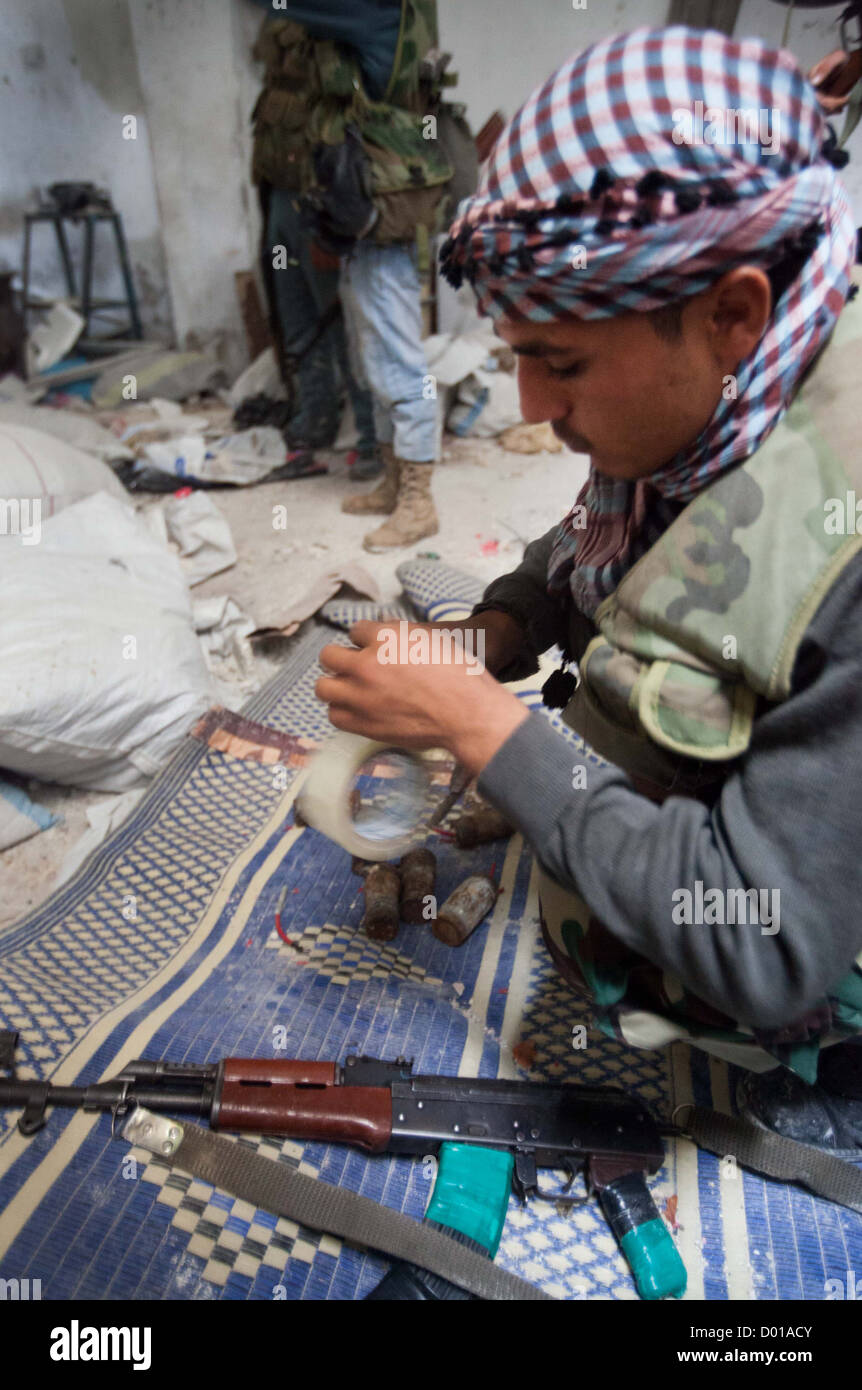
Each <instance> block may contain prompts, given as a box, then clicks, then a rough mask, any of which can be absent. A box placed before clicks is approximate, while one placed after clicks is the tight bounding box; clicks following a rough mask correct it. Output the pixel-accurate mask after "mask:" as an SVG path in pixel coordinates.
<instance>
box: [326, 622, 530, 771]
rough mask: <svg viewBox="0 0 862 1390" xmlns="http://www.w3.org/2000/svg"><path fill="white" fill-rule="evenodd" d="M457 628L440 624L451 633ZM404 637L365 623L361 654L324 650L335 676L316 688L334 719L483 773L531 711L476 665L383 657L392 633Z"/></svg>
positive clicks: (393, 628) (355, 636) (395, 627)
mask: <svg viewBox="0 0 862 1390" xmlns="http://www.w3.org/2000/svg"><path fill="white" fill-rule="evenodd" d="M480 616H481V617H485V616H486V615H485V614H481V615H480ZM494 616H495V617H496V616H498V615H496V614H495V615H494ZM457 626H459V625H458V624H455V623H450V624H445V625H444V624H440V627H441V628H444V627H445V628H446V630H451V629H453V628H455V627H457ZM516 626H517V625H516ZM417 629H419V630H423V631H425V632H428V633H430V632H431V631H432V628H431V626H430V625H429V624H424V623H411V624H409V625H408V628H407V630H408V632H413V631H416V630H417ZM398 632H399V624H398V622H397V621H396V620H390V621H389V622H388V623H386V622H383V623H371V622H363V623H357V624H356V625H355V626H354V627H352V628H351V630H350V638H351V641H352V642H354V643H355V644H356V648H357V649H358V650H351V649H350V648H347V647H339V646H335V645H330V646H327V647H324V648H323V651H322V652H321V653H320V664H321V666H322V667H323V668H324V670H325V671H328V672H331V673H332V674H331V675H324V676H321V678H320V680H319V681H318V682H317V685H316V687H315V689H316V693H317V695H318V697H319V698H320V699H321V700H324V701H325V702H326V703H327V704H328V705H329V707H330V708H329V718H330V720H331V722H332V723H333V724H334V725H335V727H336V728H337V729H344V730H346V731H347V732H349V733H356V734H363V735H365V736H366V737H367V738H374V739H379V740H381V741H382V742H387V743H388V742H391V743H392V744H393V745H397V746H400V747H402V748H447V749H448V750H449V751H450V752H451V753H453V754H454V756H455V757H456V758H457V759H458V761H459V762H460V763H462V764H463V765H464V766H465V767H466V768H468V769H469V770H470V772H471V773H472V774H473V776H474V777H475V776H478V774H479V773H480V772H481V771H482V769H483V768H484V767H485V765H486V764H487V763H489V762H490V761H491V759H492V758H493V756H494V754H495V753H496V752H497V750H498V749H499V748H500V747H502V745H503V744H504V743H505V742H506V739H507V738H508V737H509V735H510V734H512V733H514V731H515V729H516V728H517V727H518V725H519V724H521V723H523V721H524V720H525V719H527V717H528V711H527V710H526V708H525V707H524V705H523V704H522V703H521V701H520V700H518V699H517V698H516V696H514V695H512V694H510V693H509V691H507V690H506V689H505V688H504V687H503V686H501V685H500V684H499V683H498V682H497V681H495V680H494V678H493V677H492V676H491V675H490V674H489V672H488V671H487V670H485V669H481V668H480V667H478V666H477V665H476V664H475V662H470V663H468V662H465V661H463V660H462V661H460V662H452V663H445V664H444V663H434V662H430V661H429V662H420V663H416V664H413V663H412V662H411V663H409V664H404V663H402V662H397V663H396V662H392V661H385V660H381V659H380V658H381V656H384V655H385V648H384V642H385V641H386V640H387V637H386V635H387V634H392V633H396V634H398ZM468 650H469V649H468ZM504 664H505V663H504Z"/></svg>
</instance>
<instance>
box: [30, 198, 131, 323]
mask: <svg viewBox="0 0 862 1390" xmlns="http://www.w3.org/2000/svg"><path fill="white" fill-rule="evenodd" d="M37 222H52V223H53V224H54V231H55V233H56V236H57V245H58V247H59V250H60V259H61V260H62V262H63V271H64V273H65V276H66V289H67V293H68V298H69V299H70V300H72V302H73V305H74V307H75V308H76V309H77V310H78V312H79V313H80V314H81V317H82V318H83V320H84V328H83V331H82V335H81V338H80V340H79V344H78V346H79V347H81V348H87V347H90V348H98V344H99V343H100V342H104V341H106V339H109V338H121V337H131V338H142V337H143V330H142V328H141V318H140V314H139V312H138V299H137V295H136V294H135V284H134V281H133V279H132V268H131V265H130V264H129V252H128V248H127V246H126V238H125V234H124V232H123V219H122V217H121V216H120V214H119V213H118V212H115V211H114V210H113V209H110V210H108V209H102V210H98V211H92V212H88V211H86V210H82V211H81V212H67V213H64V212H61V211H60V210H59V209H58V208H41V209H40V210H39V211H38V212H28V213H25V215H24V260H23V267H22V272H21V274H22V280H23V287H24V294H23V308H24V312H25V314H26V312H27V310H28V309H35V308H38V307H40V306H39V301H38V300H31V299H30V250H31V240H32V235H33V227H34V225H35V223H37ZM66 222H75V223H83V228H84V246H83V263H82V267H81V279H82V284H81V293H80V295H79V294H78V289H77V285H76V283H75V270H74V266H73V265H72V257H71V254H70V252H69V242H68V239H67V236H66V228H65V226H64V223H66ZM97 222H109V223H110V224H111V226H112V227H113V229H114V237H115V238H116V243H117V255H118V257H119V261H120V270H121V272H122V276H123V283H124V285H125V288H126V297H125V299H95V298H94V297H93V249H94V243H95V232H96V223H97ZM106 309H127V310H128V313H129V322H128V325H127V326H123V327H122V328H119V329H117V330H116V332H114V333H111V334H106V335H103V337H102V338H101V339H99V338H95V339H90V338H89V333H90V321H91V319H92V318H93V317H94V315H98V314H101V313H103V312H104V311H105V310H106Z"/></svg>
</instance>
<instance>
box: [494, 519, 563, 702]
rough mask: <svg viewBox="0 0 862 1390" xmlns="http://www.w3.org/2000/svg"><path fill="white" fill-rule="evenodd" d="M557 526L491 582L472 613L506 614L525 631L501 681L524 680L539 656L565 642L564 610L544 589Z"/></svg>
mask: <svg viewBox="0 0 862 1390" xmlns="http://www.w3.org/2000/svg"><path fill="white" fill-rule="evenodd" d="M558 530H559V525H557V526H552V527H551V529H550V531H548V532H546V534H545V535H544V536H540V538H539V539H538V540H537V541H531V542H530V544H529V545H528V546H527V548H526V550H525V551H524V558H523V560H522V561H521V563H520V565H519V566H518V568H517V569H515V570H512V572H511V574H504V575H501V577H500V578H499V579H495V580H493V581H492V583H490V584H489V585H488V587H487V589H486V590H485V592H484V594H483V595H482V601H481V603H477V604H476V607H475V608H474V609H473V612H474V613H484V612H487V611H488V610H489V609H495V610H496V611H497V612H499V613H508V615H509V617H511V618H514V619H515V621H516V622H519V623H520V624H521V627H522V628H523V629H524V645H523V647H522V649H521V651H520V652H519V653H518V656H517V657H516V658H515V660H514V661H512V662H510V664H509V665H508V666H507V667H506V668H505V670H503V671H500V672H499V679H500V680H501V681H513V680H523V679H524V678H525V677H526V676H531V675H533V673H534V672H535V671H538V669H539V661H538V658H539V655H540V654H541V653H542V652H546V651H547V650H548V648H549V647H553V646H554V645H555V644H556V643H562V642H564V641H565V639H566V631H567V622H566V611H565V608H564V607H563V605H562V603H560V602H559V601H558V600H555V599H553V598H551V596H550V595H549V594H548V592H547V589H546V584H547V576H548V559H549V557H550V554H551V549H552V546H553V542H554V537H555V536H556V534H557V531H558Z"/></svg>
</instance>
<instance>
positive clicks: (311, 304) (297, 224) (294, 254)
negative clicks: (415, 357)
mask: <svg viewBox="0 0 862 1390" xmlns="http://www.w3.org/2000/svg"><path fill="white" fill-rule="evenodd" d="M273 246H284V248H285V250H286V252H287V265H286V266H285V267H284V268H283V269H278V270H275V269H273V270H272V271H271V283H272V286H273V296H274V299H275V306H274V308H275V312H276V313H277V314H278V322H279V328H280V331H281V337H282V341H283V343H284V347H285V350H286V351H287V352H299V353H302V359H301V361H300V364H299V368H298V370H297V380H296V385H297V407H296V414H295V415H294V416H293V418H292V419H291V422H290V426H289V433H290V437H291V439H292V440H295V441H297V442H301V443H303V444H308V445H311V446H312V447H325V446H326V445H327V444H331V443H332V441H333V440H334V439H335V436H336V434H337V433H338V422H339V418H340V415H341V399H340V398H341V389H340V385H339V374H340V376H341V379H342V381H343V382H344V385H345V386H346V388H347V393H348V395H349V396H350V401H351V404H352V406H353V415H354V418H355V420H356V428H357V431H358V433H359V452H360V453H361V454H370V453H372V452H373V451H374V447H375V442H376V441H375V437H374V407H373V402H372V399H371V395H370V393H369V392H368V391H367V390H364V389H363V388H362V387H361V386H360V385H359V384H358V382H357V381H356V380H355V378H354V375H353V372H352V371H351V368H350V360H349V357H348V352H347V341H346V338H345V328H344V322H343V317H342V316H339V317H338V318H336V319H335V321H334V322H333V323H332V324H330V326H329V328H328V329H327V330H326V332H325V333H324V334H322V336H321V337H320V338H319V339H318V341H317V342H316V343H315V345H314V347H313V348H312V349H311V350H310V351H309V352H303V347H304V344H305V343H307V342H308V341H309V339H310V338H311V337H312V336H313V334H314V330H315V329H316V327H317V325H318V323H319V322H320V319H321V317H322V315H323V314H324V313H325V312H326V310H327V308H328V307H329V305H330V304H331V303H332V302H333V300H334V299H335V298H336V296H337V295H338V293H339V272H338V271H337V270H322V269H320V268H319V267H318V266H316V265H314V263H313V261H312V259H311V239H310V237H309V234H308V231H307V230H306V229H305V227H303V225H302V223H301V221H300V216H299V212H298V210H297V207H296V203H295V195H294V194H292V193H288V192H287V191H285V190H284V189H281V188H273V189H272V190H271V191H270V194H269V215H268V218H267V226H266V242H265V246H264V255H267V256H270V257H271V256H272V248H273Z"/></svg>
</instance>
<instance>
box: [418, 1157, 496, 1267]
mask: <svg viewBox="0 0 862 1390" xmlns="http://www.w3.org/2000/svg"><path fill="white" fill-rule="evenodd" d="M514 1165H515V1160H514V1158H513V1156H512V1155H511V1154H510V1153H507V1152H506V1151H505V1149H483V1148H480V1147H478V1146H477V1145H475V1144H443V1146H442V1147H441V1149H440V1155H439V1158H438V1167H437V1181H436V1183H435V1184H434V1191H433V1193H432V1195H431V1201H430V1202H429V1204H428V1210H427V1211H426V1213H425V1219H426V1221H439V1223H440V1225H441V1226H449V1227H450V1228H451V1229H452V1230H453V1231H460V1232H461V1234H462V1235H465V1236H469V1237H470V1239H471V1240H475V1241H478V1243H479V1245H481V1246H483V1247H484V1248H485V1249H486V1250H487V1251H488V1254H489V1255H490V1257H491V1259H492V1260H493V1258H494V1256H495V1255H496V1253H497V1249H498V1247H499V1244H500V1238H501V1236H502V1234H503V1224H504V1222H505V1220H506V1211H507V1210H508V1206H509V1194H510V1193H511V1191H512V1169H513V1168H514Z"/></svg>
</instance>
